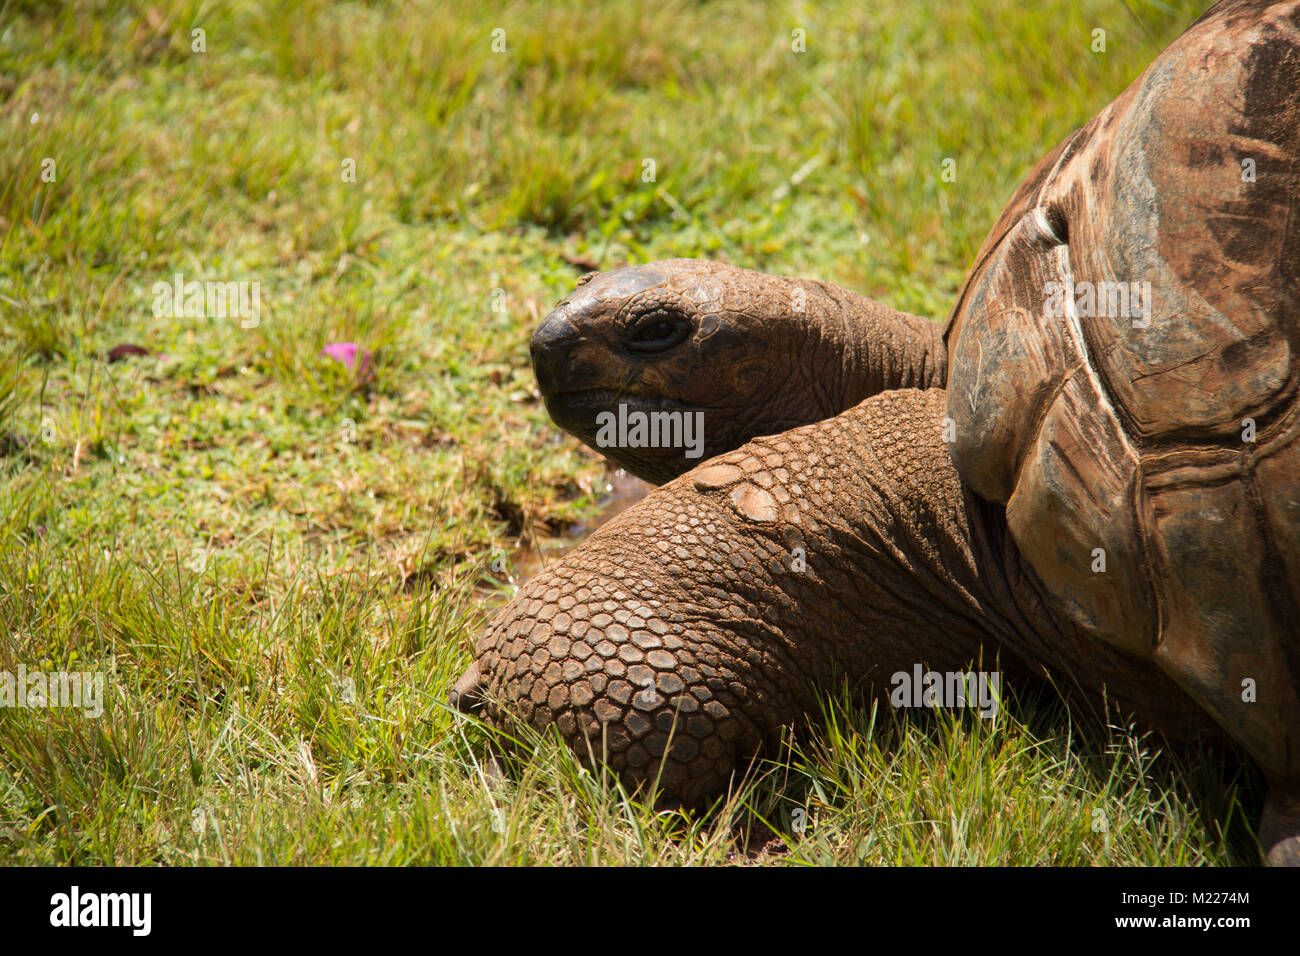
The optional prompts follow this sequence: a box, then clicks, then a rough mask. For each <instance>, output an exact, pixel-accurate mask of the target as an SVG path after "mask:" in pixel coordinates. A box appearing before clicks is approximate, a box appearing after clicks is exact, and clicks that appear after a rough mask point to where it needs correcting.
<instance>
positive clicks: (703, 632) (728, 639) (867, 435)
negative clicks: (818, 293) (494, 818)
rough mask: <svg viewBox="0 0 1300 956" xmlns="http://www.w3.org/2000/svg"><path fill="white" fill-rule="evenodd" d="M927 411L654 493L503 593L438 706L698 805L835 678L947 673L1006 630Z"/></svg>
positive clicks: (852, 413) (837, 422) (795, 444)
mask: <svg viewBox="0 0 1300 956" xmlns="http://www.w3.org/2000/svg"><path fill="white" fill-rule="evenodd" d="M943 407H944V403H943V396H942V393H941V392H939V391H928V392H921V391H915V390H905V391H896V392H886V393H884V394H881V395H878V396H875V397H873V398H871V399H868V400H867V401H865V402H863V403H862V404H860V405H858V406H857V407H855V408H853V409H851V410H849V411H848V412H845V413H844V414H842V415H840V416H838V417H837V418H834V419H832V420H829V421H826V422H820V423H817V424H814V425H809V426H805V427H802V428H798V429H794V430H792V431H790V432H787V433H785V434H782V435H778V436H775V437H768V438H759V439H755V440H754V441H752V442H750V443H748V444H747V445H745V446H744V447H742V448H740V449H738V450H736V451H734V452H732V453H730V454H727V455H724V456H722V457H720V458H717V459H714V460H712V461H710V462H708V463H707V464H706V465H704V466H702V467H700V468H697V469H695V470H694V471H691V472H689V473H688V474H686V475H684V476H682V477H681V478H679V479H677V480H675V481H673V482H671V483H670V484H668V485H665V486H664V487H662V488H659V489H657V490H655V491H653V492H651V493H650V494H649V495H648V496H647V497H646V498H645V499H644V500H643V501H641V502H640V503H639V504H638V505H636V506H634V507H633V508H631V509H629V510H628V511H626V512H624V513H623V514H621V515H619V516H618V517H617V518H615V519H614V520H613V521H611V522H610V523H609V524H607V525H605V526H604V527H603V528H601V529H600V530H599V531H597V532H596V533H595V534H593V535H592V536H591V537H590V538H589V539H588V540H587V541H586V542H585V543H584V544H583V545H582V546H581V547H579V548H578V549H576V550H575V551H573V552H571V553H570V554H569V555H567V556H566V557H565V558H564V559H563V560H562V561H561V562H559V563H558V564H557V565H555V566H553V567H551V568H550V569H548V570H547V571H545V572H544V573H542V574H540V575H538V576H537V577H535V578H533V579H532V580H531V581H529V582H528V583H527V584H526V585H525V586H524V587H523V588H522V589H521V590H520V591H519V594H518V595H517V596H516V598H515V599H514V600H513V601H512V602H511V603H510V604H509V605H508V606H507V607H506V608H504V609H503V611H502V612H501V613H500V614H499V615H498V616H497V618H496V619H495V620H494V621H493V623H492V624H491V625H490V627H489V628H488V630H487V631H486V633H485V634H484V635H483V637H482V638H481V640H480V641H479V642H478V647H477V652H478V657H477V660H476V662H475V665H474V668H472V669H471V671H470V672H467V674H466V676H465V677H464V678H462V680H461V681H460V682H458V683H457V687H456V690H455V691H454V694H453V697H454V699H455V700H456V702H457V703H459V704H460V705H461V706H470V705H471V704H472V703H474V702H484V703H486V713H487V716H488V718H489V719H490V720H491V721H492V722H494V723H498V724H502V723H506V721H507V714H510V713H512V714H516V715H518V716H519V717H522V718H523V719H524V720H526V721H528V722H529V723H530V724H532V725H533V726H535V727H538V728H543V727H545V726H547V725H550V724H555V725H556V726H557V727H558V728H559V730H560V732H561V733H562V734H563V736H564V737H565V738H566V740H567V741H568V742H569V743H570V745H571V746H573V747H574V749H575V750H576V751H577V752H578V754H579V755H580V756H586V755H587V754H588V753H589V752H590V753H592V754H594V755H595V756H597V757H598V758H601V757H603V759H604V760H605V761H606V762H607V763H608V764H609V765H610V766H611V768H612V769H614V770H615V771H616V772H617V773H619V774H620V775H621V778H622V780H623V782H624V783H625V784H626V785H628V786H629V787H633V788H634V787H636V786H638V785H640V784H643V783H645V782H646V781H648V780H653V779H654V778H655V777H656V775H659V774H662V776H661V779H660V785H661V788H662V796H663V797H664V798H665V799H667V800H672V801H681V802H685V803H688V804H702V803H707V802H708V801H709V800H711V799H712V798H714V797H715V796H717V795H719V794H720V793H723V792H724V791H725V790H726V789H727V786H728V782H729V781H730V779H731V777H732V774H733V772H734V771H735V770H737V769H742V770H743V768H744V767H745V766H746V765H747V763H748V761H749V759H750V758H751V757H752V756H753V755H754V754H756V753H757V752H759V751H760V750H761V749H763V747H764V745H766V744H770V743H771V742H772V741H773V740H774V739H775V738H776V737H777V735H778V733H779V731H780V729H781V727H782V726H783V725H785V724H789V723H791V722H792V721H795V720H796V719H797V718H799V717H801V716H802V715H804V714H806V713H808V712H810V711H812V710H814V709H815V707H816V701H817V699H818V694H819V693H821V692H824V691H826V690H829V689H831V688H832V687H833V686H834V683H833V682H835V681H837V680H838V679H840V678H848V679H849V680H850V681H854V682H863V683H870V684H873V685H875V686H876V687H877V688H884V689H887V688H888V686H889V682H890V678H891V675H892V674H894V673H896V672H899V671H905V672H908V673H911V671H912V669H913V666H914V665H915V664H918V663H920V664H925V665H926V666H928V667H934V668H938V669H941V670H964V669H966V667H967V666H968V664H969V662H970V661H971V660H972V659H975V658H977V657H978V656H979V655H980V652H981V648H982V645H983V644H984V642H985V641H988V640H993V641H996V640H997V639H998V637H999V635H1000V634H1001V633H1003V631H1004V630H1005V628H1006V624H1005V619H1004V618H1003V616H1002V615H1000V614H997V613H993V612H992V611H991V599H989V598H987V597H986V596H985V591H984V588H985V579H986V578H987V577H988V575H992V576H994V577H996V575H997V573H998V572H997V569H996V567H994V568H991V569H987V570H988V575H981V573H980V570H981V563H985V562H989V561H991V559H992V555H991V552H990V551H989V550H988V549H987V548H986V546H985V544H984V540H985V539H984V536H983V534H982V532H981V531H980V530H979V529H978V528H973V527H972V523H971V519H970V515H969V512H968V508H969V506H970V499H969V498H968V497H967V495H966V493H965V492H964V491H963V489H962V488H961V485H960V482H959V481H958V479H957V476H956V473H955V471H954V470H953V468H952V465H951V463H950V462H949V460H948V456H947V453H946V450H945V448H944V446H943V444H942V442H941V440H940V431H941V428H942V415H943ZM988 656H989V657H992V655H991V654H990V655H988ZM670 736H671V746H670V743H669V740H670Z"/></svg>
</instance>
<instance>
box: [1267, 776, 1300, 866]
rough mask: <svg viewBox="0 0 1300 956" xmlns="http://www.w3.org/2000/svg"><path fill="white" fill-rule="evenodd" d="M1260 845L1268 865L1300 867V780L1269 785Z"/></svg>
mask: <svg viewBox="0 0 1300 956" xmlns="http://www.w3.org/2000/svg"><path fill="white" fill-rule="evenodd" d="M1259 845H1260V847H1261V848H1262V849H1263V851H1264V860H1265V862H1266V863H1268V865H1269V866H1300V782H1295V781H1291V782H1273V783H1271V784H1270V785H1269V788H1268V798H1267V799H1266V800H1265V801H1264V816H1263V819H1261V820H1260V824H1259Z"/></svg>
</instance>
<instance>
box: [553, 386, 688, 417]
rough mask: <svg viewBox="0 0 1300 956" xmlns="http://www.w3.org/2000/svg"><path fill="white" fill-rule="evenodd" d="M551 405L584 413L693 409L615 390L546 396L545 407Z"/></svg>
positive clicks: (660, 397)
mask: <svg viewBox="0 0 1300 956" xmlns="http://www.w3.org/2000/svg"><path fill="white" fill-rule="evenodd" d="M552 403H554V404H555V406H556V407H563V408H571V409H574V410H582V411H586V410H589V409H596V410H613V409H615V408H617V407H618V406H619V405H627V406H628V410H629V411H633V410H638V411H663V410H672V409H678V410H686V409H691V408H694V407H695V406H693V405H691V404H690V403H689V402H683V401H679V400H678V399H675V398H669V397H667V396H665V395H650V394H646V393H641V392H629V391H627V390H625V389H616V388H579V389H572V390H570V391H566V392H555V393H553V394H551V395H547V396H546V407H547V408H548V409H549V408H551V406H552Z"/></svg>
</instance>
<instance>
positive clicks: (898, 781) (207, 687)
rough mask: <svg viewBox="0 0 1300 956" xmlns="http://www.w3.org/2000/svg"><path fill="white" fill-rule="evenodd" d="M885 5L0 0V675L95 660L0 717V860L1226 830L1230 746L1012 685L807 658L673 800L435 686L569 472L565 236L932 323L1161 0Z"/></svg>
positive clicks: (917, 852)
mask: <svg viewBox="0 0 1300 956" xmlns="http://www.w3.org/2000/svg"><path fill="white" fill-rule="evenodd" d="M918 9H919V8H918V7H917V6H916V5H915V4H913V3H905V2H883V3H872V4H862V3H850V2H840V0H835V2H830V3H819V4H806V5H804V4H798V3H772V4H751V3H743V2H739V0H737V2H727V0H724V2H714V3H694V2H685V0H677V2H668V3H652V2H648V0H647V2H622V3H609V4H596V5H591V4H580V3H577V2H564V3H555V4H519V3H509V4H507V3H501V2H494V0H487V2H475V3H456V4H432V3H411V2H391V3H385V2H375V3H365V4H362V3H339V4H335V3H326V2H323V0H312V2H307V3H287V2H284V3H275V2H268V3H262V2H251V0H233V2H224V3H210V2H200V0H183V2H176V3H156V4H155V3H144V2H140V3H95V2H68V3H29V2H9V3H5V2H4V0H0V637H2V640H0V670H10V671H13V670H14V669H16V667H17V666H18V664H19V663H22V664H24V665H25V666H27V667H28V668H31V669H36V668H43V669H46V670H55V669H67V670H71V669H99V670H102V671H104V672H105V673H107V674H108V675H109V680H108V686H107V691H106V700H105V711H104V714H103V716H102V717H100V718H99V719H98V720H89V719H86V718H85V717H84V716H83V715H81V714H79V713H77V712H75V711H63V710H28V709H12V708H5V709H0V861H3V862H22V863H50V862H59V863H66V862H77V863H146V862H160V863H185V862H199V863H412V862H423V863H430V862H432V863H498V864H504V863H703V862H712V863H716V862H746V861H758V862H784V863H822V862H867V863H1024V864H1028V863H1064V864H1093V863H1103V864H1108V863H1140V864H1145V863H1152V864H1154V863H1161V862H1166V863H1167V862H1189V863H1230V862H1253V861H1254V856H1253V853H1254V849H1253V847H1252V845H1251V834H1250V831H1249V827H1248V825H1247V824H1246V822H1245V821H1247V820H1250V819H1253V818H1254V813H1255V812H1256V811H1257V803H1258V799H1257V797H1256V796H1255V793H1256V787H1255V783H1254V782H1253V779H1252V778H1250V777H1247V778H1246V780H1245V784H1244V786H1241V787H1238V783H1239V779H1238V777H1239V773H1240V772H1239V771H1238V770H1237V769H1234V766H1235V765H1234V764H1232V762H1231V761H1230V760H1229V761H1228V762H1227V763H1220V762H1218V758H1213V757H1210V756H1206V755H1197V754H1193V755H1165V754H1162V753H1161V752H1160V747H1159V744H1158V742H1155V741H1136V740H1134V739H1133V738H1132V737H1131V736H1129V735H1127V734H1125V733H1123V732H1115V733H1111V732H1108V731H1106V730H1104V729H1099V728H1096V727H1093V728H1092V729H1091V730H1089V731H1088V732H1087V733H1079V732H1077V727H1075V726H1074V725H1073V724H1072V723H1071V721H1070V715H1069V712H1068V711H1066V710H1065V709H1064V708H1063V707H1061V705H1060V704H1059V703H1056V702H1053V701H1052V700H1037V699H1031V700H1027V701H1024V702H1021V704H1020V705H1018V707H1015V708H1011V709H1010V710H1009V711H1008V712H1006V713H1004V715H1003V716H1001V717H1000V718H999V719H998V720H997V721H995V722H992V723H988V722H981V721H978V720H971V719H964V718H961V717H960V716H951V715H949V716H947V717H936V716H935V715H919V716H917V715H910V716H909V718H908V719H905V720H904V719H900V718H899V717H897V716H896V715H894V714H892V713H890V714H879V713H877V714H874V716H873V713H872V711H871V710H870V708H869V707H867V706H865V705H863V704H862V702H860V701H853V700H851V699H847V698H843V697H842V696H833V697H832V698H830V699H829V700H828V703H827V713H826V714H825V715H824V717H823V718H822V719H820V720H819V721H814V722H813V727H812V729H811V731H810V732H809V733H808V734H805V735H803V736H801V737H800V738H799V739H798V740H797V741H796V742H794V743H793V744H792V746H791V749H786V750H784V751H782V752H780V753H774V754H772V755H770V758H771V759H770V760H769V761H768V762H765V763H763V764H761V765H759V766H756V767H755V768H754V770H753V773H752V774H751V776H750V777H748V778H747V779H746V780H745V781H744V782H743V783H742V784H740V785H738V790H737V793H736V794H734V795H733V797H732V798H731V799H730V800H728V801H727V802H725V804H724V805H722V806H721V807H719V808H717V809H716V812H715V813H714V814H712V815H710V816H708V817H707V818H700V817H692V818H686V817H683V816H682V815H680V814H671V813H657V812H655V811H654V810H653V809H652V808H650V807H648V806H647V805H646V803H645V802H644V801H643V800H641V799H640V798H639V797H638V798H631V797H629V796H628V795H626V794H622V793H620V792H619V790H618V788H617V787H616V786H614V785H613V784H612V783H611V782H610V781H609V780H607V779H603V778H602V777H601V776H600V775H599V774H592V773H588V772H586V771H584V770H582V769H581V767H580V765H579V764H578V763H577V762H576V761H575V760H574V758H573V757H572V755H570V754H569V753H568V752H567V751H565V750H564V749H563V748H562V747H560V746H559V745H558V744H557V743H556V742H555V741H554V740H551V739H547V738H543V739H541V740H533V739H530V740H525V741H524V742H523V747H522V756H519V755H516V756H514V757H510V758H503V759H504V762H505V765H506V766H505V769H506V771H507V773H505V774H504V775H501V774H499V773H498V772H497V770H496V769H495V768H496V763H495V762H494V760H493V758H490V757H489V756H488V753H489V748H488V740H487V735H486V734H485V732H484V731H483V730H482V729H481V728H478V727H476V726H474V725H473V724H472V723H467V722H466V721H465V720H464V719H463V718H460V717H458V716H455V715H453V714H451V713H449V712H448V711H447V709H446V708H445V706H444V705H443V699H444V694H445V690H446V688H447V686H448V685H449V684H450V683H451V682H452V681H453V680H454V679H455V677H456V676H457V675H458V674H459V673H460V671H461V670H462V669H463V667H464V666H465V665H466V663H467V662H468V660H469V659H470V649H471V646H472V642H473V639H474V637H475V635H476V633H477V630H478V629H479V628H480V627H481V625H482V623H483V622H484V620H485V617H486V614H487V612H488V610H489V606H490V605H492V604H493V603H494V602H498V601H500V600H501V599H502V595H501V594H500V593H499V591H498V590H496V589H495V588H496V586H495V584H494V583H493V578H492V576H491V575H489V574H488V573H487V562H488V559H489V556H490V555H491V554H492V553H493V552H494V551H496V550H498V549H500V550H502V551H504V552H506V553H510V552H512V550H513V548H514V546H515V545H516V544H517V543H518V541H519V540H520V539H522V540H524V541H526V542H531V541H535V540H536V539H538V538H540V537H543V536H545V535H548V534H554V533H556V532H558V531H561V530H562V529H563V528H564V527H566V526H567V524H568V523H570V522H572V521H574V520H576V519H578V518H579V517H580V516H581V515H583V514H584V513H585V512H586V511H587V510H588V509H589V508H590V507H591V505H592V503H593V502H594V500H595V499H596V498H598V497H599V495H600V493H601V490H602V487H603V466H602V464H601V463H600V461H599V460H598V459H597V458H596V457H595V456H593V455H592V454H591V453H589V452H587V451H586V450H584V449H583V448H581V447H580V446H579V445H578V444H577V443H576V442H575V441H573V440H571V439H568V438H565V437H563V436H561V435H559V434H558V433H557V432H556V430H555V429H554V428H553V427H552V426H551V425H550V424H549V422H548V420H547V418H546V414H545V411H544V409H543V408H542V407H541V405H540V403H539V401H538V396H537V393H536V390H535V385H534V382H533V379H532V375H531V372H530V370H529V368H528V356H527V332H528V330H529V328H530V327H531V326H532V325H533V324H534V323H535V322H536V321H537V320H538V319H539V318H540V317H541V316H542V315H544V314H545V313H546V312H547V311H548V309H549V308H550V306H551V304H552V303H553V302H554V301H555V300H556V299H558V298H559V297H560V296H561V295H563V294H564V293H565V292H566V291H567V290H568V289H569V288H570V287H571V286H572V284H573V282H574V281H575V280H576V278H577V276H578V275H579V274H580V273H581V272H582V271H583V267H582V266H581V265H579V266H574V265H571V264H570V262H569V261H568V260H581V259H594V260H595V261H596V262H598V263H599V264H600V265H602V266H611V265H615V264H618V263H621V262H624V261H644V260H649V259H655V258H666V257H670V256H709V257H715V258H720V259H725V260H728V261H731V262H734V263H737V264H741V265H745V266H750V267H755V268H761V269H765V270H768V271H773V272H790V273H797V274H803V275H810V276H814V277H818V278H824V279H829V280H832V281H836V282H840V283H842V284H844V285H847V286H850V287H854V288H857V289H859V290H861V291H863V292H865V293H867V294H870V295H874V296H876V297H878V298H880V299H882V300H884V301H886V302H888V303H890V304H892V305H894V306H896V307H899V308H904V309H909V310H912V311H917V312H920V313H923V314H927V315H930V316H933V317H935V318H936V319H939V318H942V317H943V315H944V314H945V312H946V311H947V309H948V307H949V305H950V303H951V301H952V299H953V296H954V295H955V293H956V291H957V289H958V287H959V285H960V282H961V279H962V275H963V273H964V271H965V268H966V266H967V264H968V263H969V260H970V258H971V256H972V255H973V253H974V251H975V249H976V247H977V246H978V244H979V242H980V241H981V239H982V238H983V235H984V233H985V231H986V230H987V229H988V227H989V226H990V225H991V223H992V222H993V220H994V218H995V217H996V215H997V213H998V211H999V210H1000V208H1001V206H1002V204H1003V203H1004V202H1005V199H1006V197H1007V196H1008V195H1009V193H1010V191H1011V189H1012V188H1013V187H1014V185H1015V184H1016V182H1017V181H1018V180H1019V178H1020V177H1021V176H1022V175H1023V174H1024V172H1025V171H1026V169H1027V168H1028V167H1029V166H1030V165H1031V164H1032V163H1033V161H1034V160H1035V159H1036V158H1037V157H1039V156H1040V155H1042V154H1043V153H1044V152H1045V151H1046V150H1048V149H1050V148H1051V146H1053V145H1054V144H1055V142H1056V141H1058V140H1059V139H1060V138H1061V137H1063V136H1064V135H1065V134H1066V133H1068V132H1069V131H1070V130H1071V129H1072V128H1074V127H1075V126H1077V125H1079V124H1080V123H1082V122H1084V121H1085V120H1086V119H1087V118H1088V117H1089V116H1091V115H1092V114H1093V113H1094V112H1095V111H1096V110H1098V109H1099V108H1100V107H1102V106H1103V105H1104V104H1105V103H1106V102H1107V101H1109V100H1110V99H1111V98H1112V97H1113V96H1115V95H1116V94H1117V93H1118V92H1119V91H1120V90H1121V89H1122V88H1123V86H1124V85H1125V84H1126V83H1127V82H1129V81H1130V80H1131V79H1132V78H1133V77H1135V76H1136V75H1137V73H1138V72H1139V71H1140V70H1141V68H1142V67H1143V66H1144V65H1145V64H1146V63H1147V62H1148V61H1149V60H1150V59H1151V58H1152V57H1153V56H1154V55H1155V53H1156V52H1157V51H1158V50H1159V49H1160V48H1162V47H1163V46H1164V45H1165V44H1166V43H1167V42H1168V41H1169V40H1170V39H1172V38H1173V37H1174V36H1175V35H1176V34H1177V33H1178V32H1179V31H1180V30H1181V29H1182V27H1183V26H1185V25H1186V24H1187V23H1189V22H1190V21H1191V19H1193V17H1194V16H1195V15H1196V13H1198V12H1199V10H1198V9H1197V5H1196V4H1190V3H1184V2H1180V3H1175V4H1172V5H1165V4H1154V3H1138V2H1133V3H1130V4H1128V5H1125V4H1123V3H1120V2H1111V0H1107V2H1089V3H1070V2H1050V3H1043V4H1039V5H1037V6H1036V8H1035V9H1027V8H1026V7H1025V6H1024V5H1022V4H1017V3H1011V2H1009V0H997V2H993V3H988V4H978V5H974V4H972V5H969V6H968V5H966V4H958V3H948V4H942V5H939V6H938V7H937V8H936V9H933V10H928V12H927V13H926V15H925V16H918ZM1099 27H1100V28H1104V29H1105V30H1106V31H1107V52H1106V53H1105V54H1104V55H1101V54H1096V53H1093V52H1092V51H1091V49H1090V43H1091V39H1092V36H1091V31H1092V30H1093V29H1095V28H1099ZM496 29H500V30H503V31H504V44H505V49H504V51H503V52H494V50H493V42H494V35H493V31H494V30H496ZM196 30H202V31H203V33H202V39H203V46H204V51H203V52H196V51H195V46H196V43H197V40H196V37H197V36H198V35H197V34H195V33H194V31H196ZM795 30H802V31H803V36H804V41H805V44H806V51H805V52H802V53H797V52H795V51H794V50H793V49H792V43H793V42H794V31H795ZM945 159H952V160H953V163H954V165H953V168H954V169H955V172H956V176H955V179H953V180H952V181H951V182H949V181H945V180H944V178H943V176H942V171H943V168H944V166H943V163H944V160H945ZM47 160H48V161H51V162H48V163H47ZM651 167H652V168H653V176H652V177H651V176H650V175H649V171H650V169H651ZM349 168H355V171H356V175H355V181H351V179H350V178H349V177H348V176H347V175H346V171H347V170H348V169H349ZM566 257H567V258H566ZM178 273H179V274H181V275H182V276H183V277H184V278H185V279H199V280H204V279H212V280H221V281H249V282H258V283H260V288H261V301H262V304H263V308H262V312H261V315H260V321H259V322H258V323H257V325H256V326H255V327H249V328H244V327H242V325H241V322H240V321H239V320H238V319H232V318H184V317H175V318H173V317H169V316H156V315H155V314H154V310H153V308H152V306H153V302H154V295H153V292H152V288H153V286H154V284H155V283H157V282H170V281H171V280H172V278H173V276H174V275H176V274H178ZM332 342H357V343H359V344H361V345H362V346H363V347H365V348H366V349H369V350H370V351H371V353H372V356H373V359H372V363H371V372H370V373H369V374H368V376H367V377H366V378H365V379H359V378H358V377H357V376H356V375H354V374H352V373H349V372H347V371H346V370H345V369H343V368H342V367H341V366H340V365H338V364H337V363H334V362H331V361H330V360H329V359H327V358H322V357H321V355H320V350H321V349H322V347H323V346H325V345H327V344H329V343H332ZM123 344H134V345H139V346H142V347H144V348H146V349H148V350H150V351H151V352H152V353H154V354H152V355H150V356H133V357H128V358H125V359H124V360H122V361H119V362H114V363H109V362H107V361H106V356H107V354H108V352H109V351H110V350H111V349H113V348H114V347H116V346H119V345H123ZM1239 796H1240V800H1241V801H1242V802H1243V803H1244V804H1245V805H1246V807H1247V810H1249V811H1250V812H1248V813H1244V814H1243V812H1242V811H1241V809H1240V808H1239V807H1238V806H1237V801H1238V799H1239ZM1252 801H1253V802H1252ZM796 809H798V810H801V811H802V816H801V817H800V819H801V820H802V821H803V824H802V825H801V826H798V827H796V826H795V820H794V815H793V811H795V810H796ZM1099 810H1100V811H1101V813H1102V814H1103V816H1104V820H1105V821H1106V826H1105V828H1102V829H1099V828H1098V822H1097V821H1098V816H1097V811H1099Z"/></svg>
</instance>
